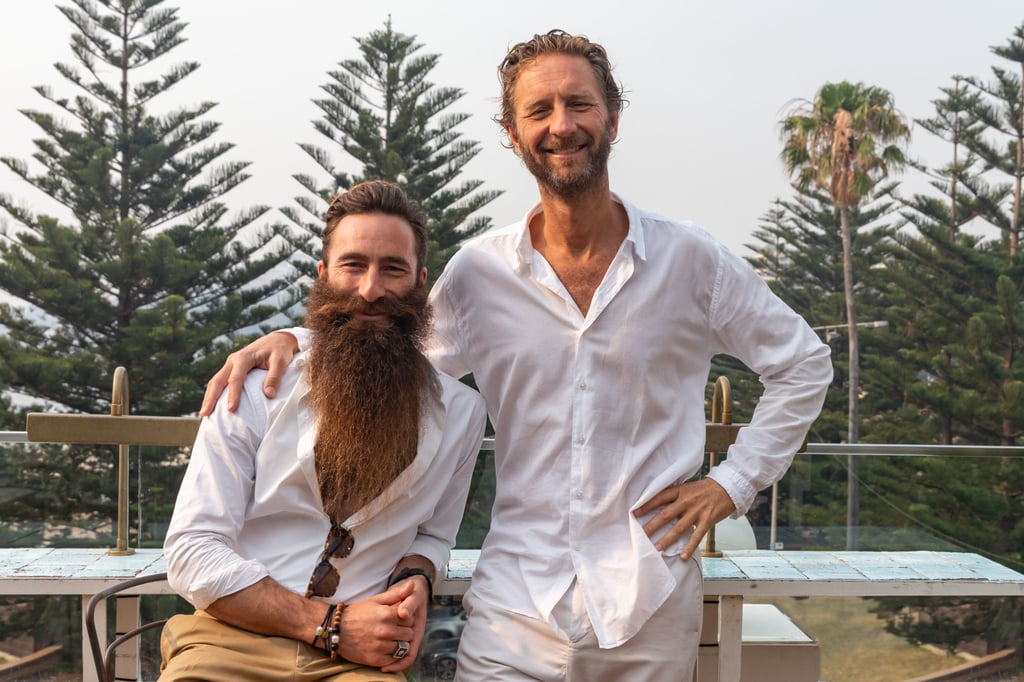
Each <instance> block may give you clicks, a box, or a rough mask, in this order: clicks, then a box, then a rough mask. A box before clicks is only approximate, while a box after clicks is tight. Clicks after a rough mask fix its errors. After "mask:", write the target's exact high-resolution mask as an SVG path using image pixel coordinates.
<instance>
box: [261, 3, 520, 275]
mask: <svg viewBox="0 0 1024 682" xmlns="http://www.w3.org/2000/svg"><path fill="white" fill-rule="evenodd" d="M355 41H356V44H358V46H359V51H360V55H361V56H360V58H358V59H345V60H342V61H341V62H339V63H338V69H337V70H334V71H331V72H330V73H329V75H330V77H331V81H330V82H328V83H327V84H325V85H324V86H322V88H323V91H324V92H325V93H326V95H327V96H326V97H324V98H321V99H316V100H314V103H315V104H316V105H317V107H318V108H319V109H320V110H321V111H322V112H323V117H322V118H321V119H320V120H317V121H314V123H313V127H314V128H315V129H316V131H317V132H319V133H320V134H322V135H323V136H324V137H326V138H327V139H328V140H330V141H331V143H333V145H334V146H336V147H340V149H341V150H342V151H343V152H345V154H346V155H348V156H349V157H351V158H353V159H355V160H356V161H357V162H359V163H360V164H362V168H361V170H360V171H359V172H357V173H349V172H345V171H342V170H339V168H337V167H335V165H334V161H333V160H332V157H331V153H330V152H329V151H328V150H325V149H323V148H321V147H317V146H315V145H312V144H302V145H300V146H301V148H302V149H303V150H304V151H305V152H306V153H307V154H309V156H310V157H312V158H313V160H314V161H315V162H316V164H317V165H318V166H319V167H320V168H321V169H322V170H323V171H325V172H326V174H327V176H328V181H327V184H325V185H324V184H321V181H320V180H318V179H316V178H314V177H312V176H310V175H307V174H296V175H294V176H293V177H294V178H295V179H296V180H297V181H298V182H299V183H300V184H301V185H302V186H303V187H304V188H305V189H306V190H308V191H309V196H300V197H296V199H295V201H296V203H297V204H298V206H299V207H300V208H301V209H302V210H301V211H300V210H297V209H295V208H294V207H285V208H282V209H281V211H282V212H283V213H285V215H287V216H288V217H289V218H290V219H291V220H292V221H293V222H295V223H296V224H298V225H301V226H303V227H304V228H305V229H306V230H307V231H308V232H309V233H310V234H311V235H316V236H319V234H320V232H321V231H322V227H323V213H324V208H325V204H324V201H325V200H327V199H329V198H330V197H331V196H332V195H333V194H334V193H335V192H337V191H339V190H342V189H347V188H349V187H351V186H352V185H354V184H356V183H359V182H362V181H364V180H371V179H377V180H389V181H391V182H395V183H398V184H399V185H401V186H402V188H403V189H404V190H405V192H406V193H407V194H408V195H409V196H410V197H411V198H412V199H415V200H416V201H417V202H419V204H420V206H421V207H422V208H423V210H424V212H425V213H426V214H427V218H428V225H427V230H428V236H429V239H430V254H431V256H430V262H429V263H428V270H429V274H430V277H431V281H433V279H434V278H436V277H437V276H438V275H439V274H440V273H441V270H442V269H443V268H444V265H445V263H447V262H448V259H449V258H451V256H452V255H453V254H454V253H455V251H456V250H457V249H458V247H459V245H460V244H461V243H462V241H464V240H465V239H467V238H469V237H472V236H473V235H475V234H478V233H480V232H483V231H484V230H486V229H488V228H489V227H490V226H491V219H490V218H487V217H483V216H479V215H475V214H476V212H477V211H478V210H479V209H481V208H482V207H483V206H485V205H486V204H488V203H489V202H491V201H492V200H493V199H495V198H496V197H498V196H499V195H500V194H501V192H500V191H485V190H481V189H480V187H481V185H482V184H483V181H481V180H467V181H462V182H456V180H457V178H458V176H459V175H460V174H461V173H462V171H463V169H464V167H465V166H466V164H467V163H469V162H470V161H471V160H472V159H473V157H475V156H476V155H477V154H478V153H479V151H480V149H479V143H478V142H475V141H470V140H465V139H462V133H460V132H459V131H458V130H457V128H458V126H459V124H461V123H462V122H463V121H465V120H466V119H467V118H468V117H469V115H468V114H461V113H446V112H447V111H448V109H449V108H450V107H451V106H452V105H454V104H455V102H457V101H458V100H459V99H460V98H461V97H462V96H463V94H464V93H463V91H462V90H460V89H458V88H453V87H439V86H436V85H434V84H433V83H431V82H430V81H428V80H427V78H428V77H429V75H430V72H431V71H432V70H433V68H434V67H435V66H436V65H437V63H438V60H439V59H440V55H437V54H418V52H419V50H420V48H421V47H422V45H421V44H420V43H417V42H416V36H411V35H404V34H402V33H398V32H397V31H395V30H393V28H392V26H391V19H390V17H389V18H388V20H387V22H386V23H385V25H384V29H383V30H377V31H373V32H371V33H370V34H369V35H368V36H366V37H365V38H356V39H355Z"/></svg>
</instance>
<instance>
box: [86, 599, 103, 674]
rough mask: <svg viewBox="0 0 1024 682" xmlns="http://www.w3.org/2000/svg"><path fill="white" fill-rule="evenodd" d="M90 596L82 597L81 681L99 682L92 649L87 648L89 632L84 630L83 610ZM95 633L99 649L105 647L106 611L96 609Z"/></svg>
mask: <svg viewBox="0 0 1024 682" xmlns="http://www.w3.org/2000/svg"><path fill="white" fill-rule="evenodd" d="M91 596H92V595H89V594H83V595H82V681H83V682H100V679H99V678H98V677H97V676H96V662H95V661H93V659H92V647H90V646H89V631H88V630H86V629H85V610H86V607H87V606H88V605H89V598H90V597H91ZM95 618H96V632H97V633H98V634H99V637H100V649H103V648H105V647H106V646H107V611H106V609H96V615H95Z"/></svg>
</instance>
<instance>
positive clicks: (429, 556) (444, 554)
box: [406, 535, 451, 580]
mask: <svg viewBox="0 0 1024 682" xmlns="http://www.w3.org/2000/svg"><path fill="white" fill-rule="evenodd" d="M410 554H418V555H420V556H422V557H423V558H425V559H426V560H427V561H429V562H430V563H432V564H433V565H434V570H435V571H436V572H437V576H438V579H439V580H441V579H443V578H444V572H445V569H446V568H447V567H448V557H450V556H451V548H449V547H448V544H447V543H446V542H444V541H442V540H439V539H438V538H435V537H433V536H430V535H417V536H416V539H415V540H413V542H412V545H411V546H410V547H409V549H408V551H406V555H410Z"/></svg>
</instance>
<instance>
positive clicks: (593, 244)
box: [530, 179, 629, 316]
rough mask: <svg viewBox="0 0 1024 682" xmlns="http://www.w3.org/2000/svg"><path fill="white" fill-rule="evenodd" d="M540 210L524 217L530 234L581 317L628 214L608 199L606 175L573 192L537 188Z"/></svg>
mask: <svg viewBox="0 0 1024 682" xmlns="http://www.w3.org/2000/svg"><path fill="white" fill-rule="evenodd" d="M541 207H542V208H543V211H542V212H541V213H539V214H537V215H535V216H534V217H533V219H532V220H531V221H530V239H531V241H532V243H533V248H535V249H536V250H537V251H538V252H539V253H540V254H541V255H542V256H544V259H545V260H546V261H547V262H548V264H550V265H551V267H552V268H553V269H554V271H555V274H556V275H557V276H558V279H559V280H561V282H562V284H563V285H564V286H565V288H566V290H567V291H568V292H569V294H570V296H572V299H573V301H575V303H576V305H577V307H578V308H579V310H580V312H581V313H582V314H583V315H584V316H586V314H587V311H588V310H590V302H591V301H592V300H593V297H594V292H595V291H597V287H598V286H599V285H600V283H601V281H602V280H603V279H604V275H605V272H607V270H608V268H609V266H610V265H611V263H612V260H613V259H614V258H615V254H616V253H617V252H618V250H619V246H620V245H621V244H622V241H623V240H624V239H625V238H626V233H627V232H628V231H629V217H628V216H627V215H626V210H625V209H624V208H623V207H622V205H621V204H620V203H619V202H617V201H615V200H614V199H612V195H611V191H610V190H609V189H608V184H607V179H606V180H605V182H604V183H602V185H601V186H600V187H597V188H595V189H594V190H593V191H589V192H585V193H583V194H580V195H578V196H575V197H571V198H565V197H558V196H553V195H551V194H550V193H549V192H546V191H545V190H544V188H543V187H542V188H541Z"/></svg>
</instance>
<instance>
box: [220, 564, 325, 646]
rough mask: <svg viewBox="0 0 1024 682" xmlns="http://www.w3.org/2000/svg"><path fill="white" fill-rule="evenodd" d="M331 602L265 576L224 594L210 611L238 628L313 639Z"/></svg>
mask: <svg viewBox="0 0 1024 682" xmlns="http://www.w3.org/2000/svg"><path fill="white" fill-rule="evenodd" d="M327 608H328V606H327V604H325V603H322V602H317V601H313V600H311V599H306V598H304V597H301V596H299V595H298V594H295V593H294V592H292V591H291V590H288V589H285V588H284V587H282V586H281V585H280V584H278V582H277V581H275V580H274V579H273V578H264V579H263V580H260V581H259V582H257V583H254V584H252V585H250V586H249V587H246V588H245V589H242V590H239V591H238V592H235V593H234V594H229V595H227V596H225V597H221V598H220V599H218V600H217V601H215V602H213V603H212V604H210V605H209V606H208V607H207V608H206V611H207V612H208V613H209V614H210V615H212V616H214V617H215V618H217V619H219V620H222V621H224V622H225V623H228V624H230V625H234V626H235V627H239V628H243V629H245V630H249V631H250V632H256V633H259V634H261V635H272V636H277V637H290V638H291V639H298V640H302V641H304V642H311V641H312V640H313V638H314V636H315V635H316V628H317V626H318V625H320V623H321V622H322V621H323V618H324V615H325V614H326V613H327Z"/></svg>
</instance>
